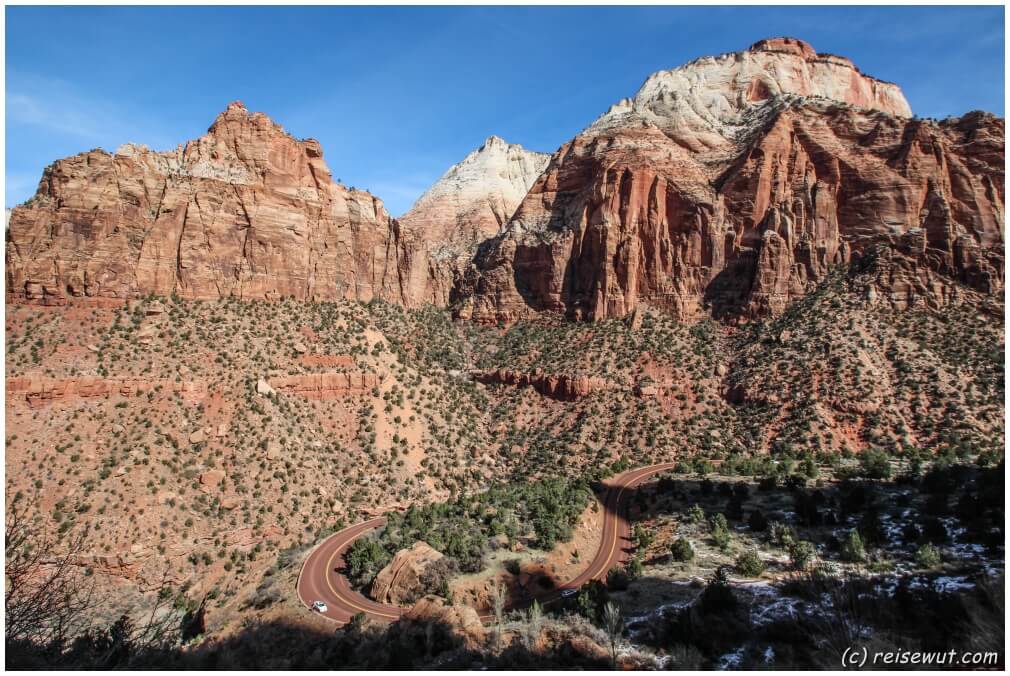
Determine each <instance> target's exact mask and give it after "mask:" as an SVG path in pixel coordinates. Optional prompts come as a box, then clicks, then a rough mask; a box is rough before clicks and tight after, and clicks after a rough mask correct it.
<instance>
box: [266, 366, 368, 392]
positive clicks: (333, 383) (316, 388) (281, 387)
mask: <svg viewBox="0 0 1010 676" xmlns="http://www.w3.org/2000/svg"><path fill="white" fill-rule="evenodd" d="M381 381H382V377H381V376H380V375H379V374H377V373H366V372H360V371H354V372H348V373H306V374H301V375H293V376H275V377H271V378H270V380H269V387H270V388H271V389H273V390H275V391H277V392H283V393H285V394H298V395H301V396H303V397H307V398H309V399H334V398H338V397H346V396H348V395H353V394H362V393H365V392H370V391H371V390H372V389H373V388H375V387H378V386H379V383H380V382H381Z"/></svg>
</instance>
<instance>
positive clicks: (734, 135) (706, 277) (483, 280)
mask: <svg viewBox="0 0 1010 676" xmlns="http://www.w3.org/2000/svg"><path fill="white" fill-rule="evenodd" d="M846 64H847V62H843V60H840V59H839V58H838V57H828V56H824V55H820V56H818V55H815V54H814V53H813V50H812V48H810V46H809V45H806V44H805V43H802V42H799V41H765V42H761V43H758V44H757V45H755V46H754V47H752V48H751V49H750V50H748V51H746V52H742V53H739V54H735V55H724V56H721V57H715V58H706V59H700V60H698V61H695V62H692V63H691V64H688V65H686V66H684V67H682V68H680V69H677V70H675V71H668V72H664V73H658V74H656V75H654V76H652V77H650V78H649V80H647V81H646V84H645V85H644V86H643V87H642V90H641V91H640V92H639V94H638V96H636V98H635V100H634V101H632V102H629V103H627V104H619V106H618V107H617V108H615V109H613V110H611V111H610V112H609V113H607V114H606V115H604V116H603V117H602V118H600V120H598V121H597V122H596V123H594V124H593V125H592V126H591V127H590V128H589V129H587V130H586V131H585V132H583V133H582V134H580V135H579V136H577V137H576V138H575V139H573V140H572V141H571V142H569V143H567V144H565V145H564V146H562V148H561V149H560V150H559V151H558V152H557V153H555V155H554V156H553V157H552V159H551V162H550V165H549V166H548V168H547V170H546V171H545V172H544V174H543V175H542V176H541V177H540V179H538V180H537V182H536V183H535V184H534V185H533V187H532V188H531V190H530V192H529V194H528V195H527V197H526V199H525V200H524V201H523V203H522V204H521V205H520V206H519V208H518V209H517V211H516V214H515V216H514V217H513V219H512V220H511V221H510V222H509V223H508V224H507V225H506V226H505V228H504V229H503V231H502V233H501V234H500V235H498V236H497V237H495V238H494V239H492V240H490V241H488V242H486V243H485V244H484V245H482V246H481V248H480V250H479V252H478V254H477V256H476V258H475V262H474V265H473V266H471V268H470V269H469V270H468V271H467V273H466V275H465V278H464V279H463V280H462V282H461V284H460V285H459V289H458V293H457V295H456V297H455V298H454V299H453V300H454V304H455V306H456V311H457V313H458V315H459V316H461V317H464V318H472V319H475V320H477V321H482V322H511V321H515V320H517V319H522V318H525V317H530V316H532V315H535V314H537V313H539V312H558V313H563V314H566V315H567V316H569V317H572V318H576V319H588V320H600V319H604V318H607V317H621V316H624V315H627V314H629V313H631V312H633V311H634V310H635V308H636V307H638V306H639V305H640V304H648V305H651V306H655V307H660V308H665V309H667V310H668V311H670V312H672V313H674V314H675V315H677V316H678V317H680V318H682V319H690V318H693V317H696V316H697V315H699V314H700V313H702V312H710V313H712V314H714V315H716V316H720V317H730V318H735V317H757V316H762V315H766V314H774V313H777V312H780V311H781V310H782V309H783V308H784V307H785V306H786V304H788V303H789V302H790V301H791V300H794V299H795V298H797V297H800V296H802V295H803V294H805V293H806V292H807V291H809V290H810V289H811V288H812V287H813V286H814V285H815V284H816V282H817V281H818V280H820V279H823V277H824V276H825V275H826V274H827V273H828V270H829V268H830V267H832V266H845V265H848V264H850V263H852V262H854V261H857V260H862V259H867V258H869V257H871V256H872V257H879V255H880V253H881V251H883V252H884V255H885V256H886V257H887V258H888V260H889V265H888V268H887V269H888V270H890V271H891V272H890V273H889V274H882V275H881V276H880V278H879V284H880V286H879V288H878V289H877V291H878V292H879V293H878V295H879V297H880V298H882V299H884V300H886V301H888V302H891V303H893V304H894V305H895V306H897V307H904V306H909V305H914V304H919V303H927V304H931V305H935V306H940V305H943V304H944V303H946V302H949V301H950V300H951V299H952V298H953V297H955V296H956V295H957V294H958V293H959V289H961V288H964V286H966V287H968V288H970V289H973V290H976V291H978V292H980V293H990V294H991V293H998V292H1000V291H1001V289H1002V284H1003V282H1002V277H1003V252H1002V247H1003V222H1004V207H1003V203H1004V201H1005V194H1004V171H1003V156H1004V139H1005V130H1004V121H1003V120H1002V119H999V118H996V117H994V116H992V115H988V114H985V113H969V114H968V115H965V116H964V117H962V118H960V119H952V120H945V121H943V122H933V121H925V120H914V119H910V118H908V117H906V116H905V115H907V113H908V109H907V104H905V103H904V99H903V97H901V94H900V91H899V90H898V89H897V88H896V87H895V86H894V85H889V84H886V83H880V82H879V81H876V80H873V79H872V78H867V77H866V76H863V75H861V74H859V73H858V71H856V70H855V69H854V67H852V66H851V64H848V65H846ZM842 73H844V74H846V75H845V77H846V78H848V79H845V78H842V76H841V74H842ZM769 78H771V80H769ZM843 81H844V82H848V83H849V86H846V87H843V86H842V83H843ZM755 82H756V83H763V84H754V83H755ZM755 88H757V89H759V90H761V91H765V90H767V91H768V92H770V93H769V95H768V96H763V95H762V96H757V97H754V96H750V95H749V94H748V92H753V91H754V90H755ZM808 94H816V95H817V96H818V97H819V98H810V97H809V96H807V95H808ZM828 97H830V98H828ZM962 285H964V286H962Z"/></svg>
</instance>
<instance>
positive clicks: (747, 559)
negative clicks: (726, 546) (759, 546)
mask: <svg viewBox="0 0 1010 676" xmlns="http://www.w3.org/2000/svg"><path fill="white" fill-rule="evenodd" d="M734 568H735V569H736V572H738V573H740V574H741V575H744V576H746V577H760V575H761V573H763V572H765V563H764V561H762V560H761V557H760V556H758V553H757V550H756V549H748V550H747V551H745V552H743V553H742V554H740V556H738V557H736V564H735V566H734Z"/></svg>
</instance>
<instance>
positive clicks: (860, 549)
mask: <svg viewBox="0 0 1010 676" xmlns="http://www.w3.org/2000/svg"><path fill="white" fill-rule="evenodd" d="M842 560H843V561H848V562H849V563H862V562H863V561H866V545H864V544H863V538H862V536H860V535H859V531H857V530H852V531H849V534H848V535H847V536H846V538H845V541H844V542H843V543H842Z"/></svg>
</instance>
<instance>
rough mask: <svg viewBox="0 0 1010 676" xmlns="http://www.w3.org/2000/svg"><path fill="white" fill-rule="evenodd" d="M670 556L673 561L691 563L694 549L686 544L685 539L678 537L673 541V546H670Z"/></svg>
mask: <svg viewBox="0 0 1010 676" xmlns="http://www.w3.org/2000/svg"><path fill="white" fill-rule="evenodd" d="M670 555H671V556H672V557H673V560H674V561H681V562H686V561H693V560H694V547H692V546H691V543H690V542H688V540H687V538H684V537H679V538H677V539H676V540H674V542H673V544H672V545H670Z"/></svg>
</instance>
